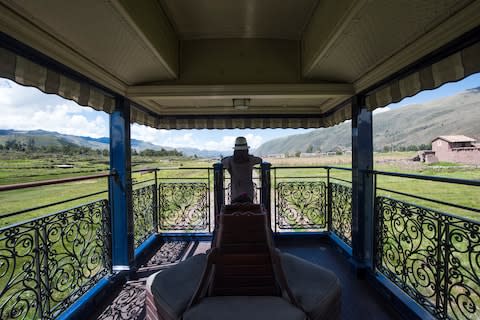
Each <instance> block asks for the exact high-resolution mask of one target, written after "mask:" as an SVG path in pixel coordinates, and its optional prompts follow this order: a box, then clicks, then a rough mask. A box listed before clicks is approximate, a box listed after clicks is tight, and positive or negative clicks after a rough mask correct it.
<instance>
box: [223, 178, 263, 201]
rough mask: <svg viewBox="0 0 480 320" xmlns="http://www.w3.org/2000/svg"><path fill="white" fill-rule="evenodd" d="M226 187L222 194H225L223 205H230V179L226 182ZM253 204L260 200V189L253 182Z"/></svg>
mask: <svg viewBox="0 0 480 320" xmlns="http://www.w3.org/2000/svg"><path fill="white" fill-rule="evenodd" d="M228 181H229V182H228V184H227V186H226V187H225V188H224V194H225V203H227V204H228V203H231V202H232V182H231V181H230V179H229V180H228ZM253 190H254V192H253V200H252V201H253V203H258V199H260V192H261V190H262V188H260V187H259V186H258V185H257V183H256V182H255V181H254V182H253Z"/></svg>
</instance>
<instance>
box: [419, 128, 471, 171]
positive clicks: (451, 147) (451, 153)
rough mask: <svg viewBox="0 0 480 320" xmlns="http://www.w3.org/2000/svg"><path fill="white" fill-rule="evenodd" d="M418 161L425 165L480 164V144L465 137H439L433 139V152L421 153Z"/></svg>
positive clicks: (424, 151) (425, 151)
mask: <svg viewBox="0 0 480 320" xmlns="http://www.w3.org/2000/svg"><path fill="white" fill-rule="evenodd" d="M416 160H418V161H422V162H425V163H436V162H455V163H465V164H480V144H479V143H477V141H476V140H475V139H473V138H470V137H467V136H463V135H456V136H439V137H436V138H435V139H433V141H432V150H423V151H420V152H419V153H418V156H417V159H416Z"/></svg>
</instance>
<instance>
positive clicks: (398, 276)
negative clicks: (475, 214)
mask: <svg viewBox="0 0 480 320" xmlns="http://www.w3.org/2000/svg"><path fill="white" fill-rule="evenodd" d="M376 214H377V227H376V245H377V248H376V267H377V270H378V271H380V272H381V273H383V274H384V275H385V276H387V277H388V278H389V279H390V280H391V281H392V282H394V283H395V284H396V285H398V286H399V287H400V288H401V289H402V290H403V291H405V292H406V293H407V294H408V295H409V296H411V297H412V298H413V299H415V301H417V302H418V303H419V304H420V305H422V306H423V307H424V308H425V309H427V310H428V311H429V312H430V313H431V314H432V315H434V316H435V317H437V318H439V319H479V318H480V223H478V222H475V221H471V220H468V219H464V218H461V217H456V216H452V215H449V214H446V213H442V212H438V211H435V210H432V209H427V208H424V207H420V206H416V205H413V204H410V203H406V202H402V201H398V200H395V199H390V198H385V197H377V199H376Z"/></svg>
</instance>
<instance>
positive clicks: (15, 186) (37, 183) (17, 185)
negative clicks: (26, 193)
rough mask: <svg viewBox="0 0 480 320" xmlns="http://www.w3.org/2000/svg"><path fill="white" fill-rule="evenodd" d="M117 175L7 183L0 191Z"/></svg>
mask: <svg viewBox="0 0 480 320" xmlns="http://www.w3.org/2000/svg"><path fill="white" fill-rule="evenodd" d="M158 170H159V169H158V168H149V169H140V170H133V171H132V173H139V172H155V171H158ZM115 175H116V173H114V172H109V173H99V174H93V175H89V176H80V177H70V178H62V179H51V180H41V181H32V182H22V183H15V184H6V185H0V192H2V191H11V190H19V189H27V188H34V187H42V186H48V185H52V184H62V183H68V182H77V181H84V180H92V179H98V178H105V177H111V176H115Z"/></svg>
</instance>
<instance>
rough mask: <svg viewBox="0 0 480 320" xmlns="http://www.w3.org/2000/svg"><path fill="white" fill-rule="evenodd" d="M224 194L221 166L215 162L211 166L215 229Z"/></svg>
mask: <svg viewBox="0 0 480 320" xmlns="http://www.w3.org/2000/svg"><path fill="white" fill-rule="evenodd" d="M224 200H225V193H224V189H223V165H222V163H221V162H217V163H215V164H214V165H213V201H214V214H215V228H216V227H217V215H219V214H220V210H221V209H222V206H223V204H224V202H225V201H224Z"/></svg>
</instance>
